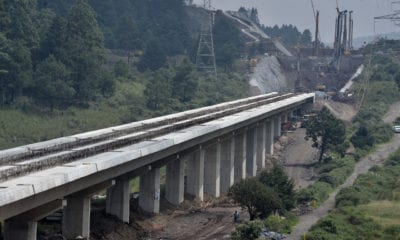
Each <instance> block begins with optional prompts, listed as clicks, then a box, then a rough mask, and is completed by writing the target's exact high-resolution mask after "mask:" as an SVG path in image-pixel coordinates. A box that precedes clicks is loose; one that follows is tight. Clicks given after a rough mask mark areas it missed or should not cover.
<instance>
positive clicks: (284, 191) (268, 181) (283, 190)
mask: <svg viewBox="0 0 400 240" xmlns="http://www.w3.org/2000/svg"><path fill="white" fill-rule="evenodd" d="M259 180H260V182H261V183H263V184H265V185H266V186H268V187H271V188H272V189H274V190H275V192H276V193H277V194H278V196H279V197H280V198H281V201H282V204H283V207H284V208H285V209H286V210H287V211H289V210H291V209H292V208H293V207H294V204H295V199H296V198H295V195H296V193H295V191H294V183H293V180H291V179H289V177H288V175H287V174H286V173H285V171H284V170H283V168H282V167H280V166H279V165H275V166H274V167H273V168H272V169H271V170H270V171H263V172H261V173H260V175H259Z"/></svg>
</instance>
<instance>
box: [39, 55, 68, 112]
mask: <svg viewBox="0 0 400 240" xmlns="http://www.w3.org/2000/svg"><path fill="white" fill-rule="evenodd" d="M69 77H70V73H69V71H68V70H67V68H66V67H65V65H64V64H62V63H61V62H59V61H57V60H56V59H55V58H54V56H52V55H50V56H49V57H48V58H47V59H46V60H44V61H43V62H41V63H40V64H39V65H38V66H37V68H36V72H35V80H36V81H35V88H34V89H35V98H36V99H37V100H38V101H39V103H41V104H43V105H47V106H49V107H51V108H52V109H53V108H54V107H56V106H68V105H70V104H71V102H72V99H73V97H74V95H75V90H74V88H72V86H71V82H70V78H69Z"/></svg>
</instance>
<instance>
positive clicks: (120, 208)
mask: <svg viewBox="0 0 400 240" xmlns="http://www.w3.org/2000/svg"><path fill="white" fill-rule="evenodd" d="M129 202H130V189H129V180H128V179H122V178H121V179H117V180H116V181H115V185H114V186H112V187H110V188H109V189H107V198H106V212H107V213H108V214H111V215H114V216H116V217H118V219H120V220H121V221H123V222H125V223H129V212H130V208H129V206H130V205H129Z"/></svg>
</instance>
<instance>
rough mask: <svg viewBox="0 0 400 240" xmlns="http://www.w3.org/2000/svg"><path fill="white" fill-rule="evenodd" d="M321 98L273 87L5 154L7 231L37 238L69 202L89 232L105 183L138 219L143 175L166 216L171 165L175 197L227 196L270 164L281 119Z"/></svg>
mask: <svg viewBox="0 0 400 240" xmlns="http://www.w3.org/2000/svg"><path fill="white" fill-rule="evenodd" d="M313 101H314V95H313V94H298V95H295V94H277V93H271V94H267V95H262V96H257V97H252V98H247V99H242V100H238V101H233V102H228V103H223V104H219V105H215V106H211V107H206V108H201V109H196V110H191V111H187V112H183V113H177V114H173V115H168V116H164V117H159V118H155V119H150V120H145V121H142V122H136V123H131V124H126V125H122V126H117V127H112V128H107V129H102V130H97V131H93V132H89V133H83V134H78V135H74V136H69V137H64V138H59V139H55V140H50V141H47V142H42V143H36V144H31V145H27V146H22V147H18V148H14V149H9V150H4V151H0V220H2V221H4V225H5V226H4V237H5V239H6V240H28V239H29V240H34V239H36V231H37V221H38V220H40V219H42V218H43V217H45V216H47V215H49V214H51V213H52V212H54V211H55V210H57V209H61V208H62V209H63V224H62V226H63V230H62V231H63V235H64V236H65V237H66V238H68V239H73V238H75V237H77V236H82V237H84V238H89V236H90V207H91V204H90V201H91V197H92V196H93V195H94V194H96V193H98V192H100V191H105V190H106V192H107V198H106V211H107V212H108V213H109V214H112V215H114V216H116V217H118V218H119V219H120V220H121V221H122V222H129V221H130V216H129V202H130V192H129V191H130V190H129V181H130V180H131V179H133V178H135V177H140V193H139V206H140V207H141V209H142V210H144V211H146V212H149V213H154V214H157V213H158V212H159V211H160V198H161V196H160V168H161V167H163V166H166V183H165V184H166V193H165V198H166V199H167V200H168V201H169V202H170V203H172V204H174V205H179V204H180V203H182V202H183V201H184V196H185V192H186V193H188V194H191V195H193V196H194V197H196V198H198V199H199V200H203V198H204V196H205V194H207V195H208V196H212V197H219V196H220V195H221V194H224V193H227V192H228V190H229V188H230V186H232V185H233V184H234V183H235V182H237V181H240V180H241V179H244V178H246V177H252V176H255V175H256V173H257V171H259V170H260V169H262V168H264V167H265V164H266V163H265V161H266V155H268V154H273V143H274V139H276V138H277V137H279V136H280V134H281V123H282V121H285V120H286V119H287V118H288V116H290V115H291V114H292V113H293V112H294V111H301V109H303V108H305V107H307V106H309V105H311V104H312V103H313ZM185 179H186V182H185Z"/></svg>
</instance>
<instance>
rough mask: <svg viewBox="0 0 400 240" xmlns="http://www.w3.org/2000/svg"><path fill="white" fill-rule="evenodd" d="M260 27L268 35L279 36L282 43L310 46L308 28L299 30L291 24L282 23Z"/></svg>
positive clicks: (310, 38)
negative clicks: (280, 24)
mask: <svg viewBox="0 0 400 240" xmlns="http://www.w3.org/2000/svg"><path fill="white" fill-rule="evenodd" d="M262 29H263V30H264V31H265V33H266V34H268V35H269V36H271V37H277V38H281V39H282V41H283V42H284V43H286V44H287V45H290V46H296V45H300V46H311V43H312V35H311V32H310V30H309V29H305V30H304V31H303V32H300V31H299V30H298V29H297V27H296V26H293V25H292V24H289V25H285V24H284V25H282V26H281V27H279V26H278V25H275V26H273V27H268V26H262Z"/></svg>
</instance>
